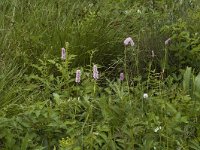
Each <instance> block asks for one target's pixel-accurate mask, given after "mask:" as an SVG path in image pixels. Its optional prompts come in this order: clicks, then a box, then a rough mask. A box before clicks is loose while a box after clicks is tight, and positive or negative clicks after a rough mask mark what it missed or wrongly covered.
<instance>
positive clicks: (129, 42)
mask: <svg viewBox="0 0 200 150" xmlns="http://www.w3.org/2000/svg"><path fill="white" fill-rule="evenodd" d="M129 44H130V45H131V46H134V45H135V43H134V42H133V39H132V38H131V37H128V38H126V39H125V40H124V45H125V46H128V45H129Z"/></svg>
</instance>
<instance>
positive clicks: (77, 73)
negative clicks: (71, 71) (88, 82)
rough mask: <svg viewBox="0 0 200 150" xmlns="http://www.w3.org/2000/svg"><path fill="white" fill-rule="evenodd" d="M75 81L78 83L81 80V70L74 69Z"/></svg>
mask: <svg viewBox="0 0 200 150" xmlns="http://www.w3.org/2000/svg"><path fill="white" fill-rule="evenodd" d="M75 82H76V83H80V82H81V70H76V80H75Z"/></svg>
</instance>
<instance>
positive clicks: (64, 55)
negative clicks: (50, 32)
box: [61, 48, 66, 60]
mask: <svg viewBox="0 0 200 150" xmlns="http://www.w3.org/2000/svg"><path fill="white" fill-rule="evenodd" d="M61 59H62V60H65V59H66V50H65V48H62V49H61Z"/></svg>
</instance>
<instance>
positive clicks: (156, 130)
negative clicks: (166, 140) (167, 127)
mask: <svg viewBox="0 0 200 150" xmlns="http://www.w3.org/2000/svg"><path fill="white" fill-rule="evenodd" d="M161 129H162V127H161V126H159V127H157V128H155V129H154V132H158V131H159V130H161Z"/></svg>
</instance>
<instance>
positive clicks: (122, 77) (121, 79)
mask: <svg viewBox="0 0 200 150" xmlns="http://www.w3.org/2000/svg"><path fill="white" fill-rule="evenodd" d="M119 79H120V81H123V80H124V73H122V72H121V73H120V77H119Z"/></svg>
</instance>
